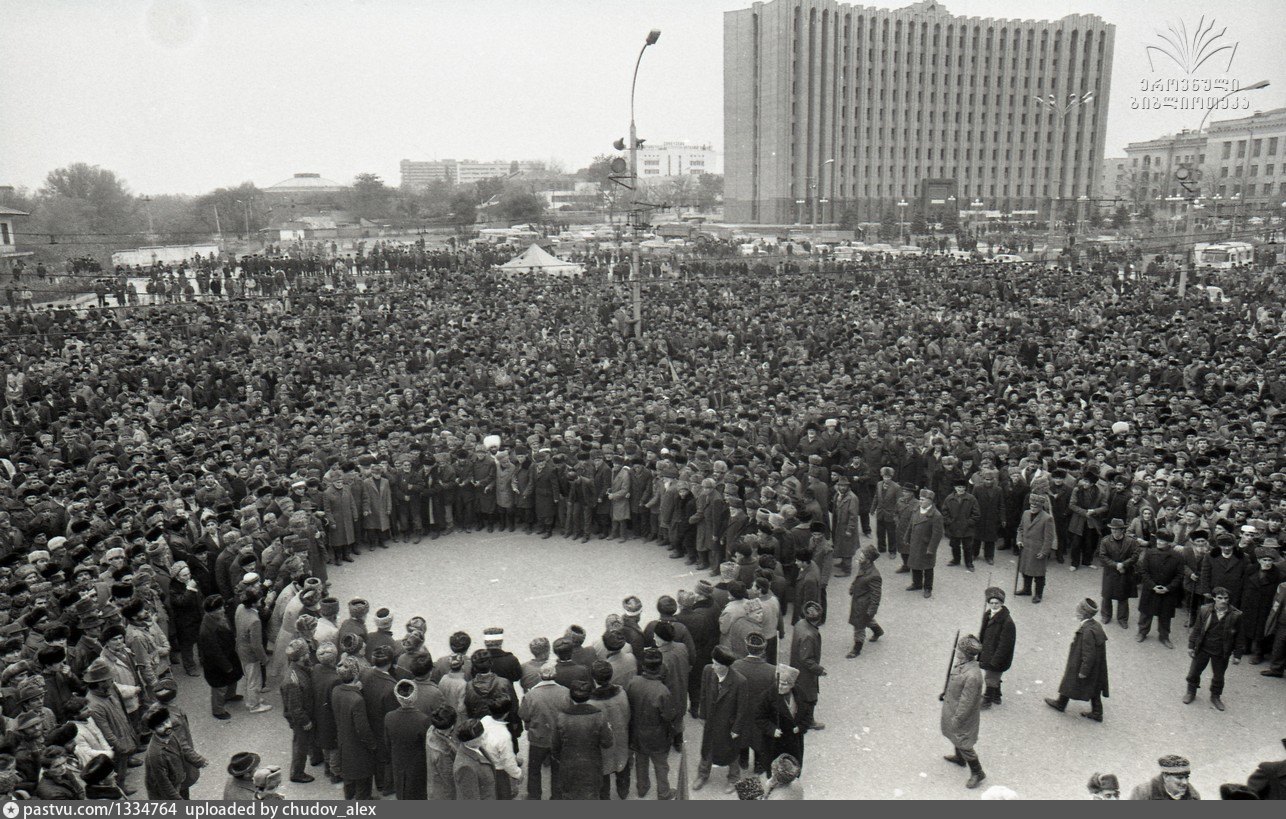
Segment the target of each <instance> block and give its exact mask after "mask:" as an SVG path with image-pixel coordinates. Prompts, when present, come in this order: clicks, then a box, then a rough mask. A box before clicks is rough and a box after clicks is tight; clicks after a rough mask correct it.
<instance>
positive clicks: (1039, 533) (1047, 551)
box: [1014, 493, 1058, 603]
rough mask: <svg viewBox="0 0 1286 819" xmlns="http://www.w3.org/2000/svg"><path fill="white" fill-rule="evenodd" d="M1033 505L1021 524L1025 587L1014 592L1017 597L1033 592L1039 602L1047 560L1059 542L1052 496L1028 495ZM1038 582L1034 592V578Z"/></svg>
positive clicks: (1019, 527) (1020, 556) (1019, 534)
mask: <svg viewBox="0 0 1286 819" xmlns="http://www.w3.org/2000/svg"><path fill="white" fill-rule="evenodd" d="M1028 503H1029V504H1030V508H1028V510H1027V511H1026V512H1023V519H1022V521H1021V522H1020V523H1019V524H1018V548H1019V549H1020V550H1021V553H1020V554H1019V557H1018V570H1019V571H1020V572H1022V575H1023V588H1022V591H1019V592H1015V593H1014V594H1015V596H1017V597H1026V596H1029V595H1031V596H1032V598H1031V601H1032V602H1033V603H1039V602H1040V601H1041V597H1042V595H1043V594H1044V592H1045V564H1046V562H1047V561H1048V560H1049V558H1050V556H1051V555H1052V554H1054V549H1055V547H1056V545H1057V542H1058V537H1057V534H1056V533H1055V529H1054V518H1053V516H1052V515H1051V514H1050V513H1049V498H1048V497H1046V496H1045V495H1040V494H1036V493H1033V494H1032V495H1031V497H1030V498H1029V499H1028ZM1033 581H1034V582H1035V584H1036V593H1035V595H1032V582H1033Z"/></svg>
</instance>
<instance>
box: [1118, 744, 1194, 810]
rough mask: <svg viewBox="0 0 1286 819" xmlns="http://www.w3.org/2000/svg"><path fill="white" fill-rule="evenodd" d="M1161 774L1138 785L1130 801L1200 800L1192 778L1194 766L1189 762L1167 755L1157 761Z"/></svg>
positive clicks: (1173, 755) (1179, 757) (1174, 755)
mask: <svg viewBox="0 0 1286 819" xmlns="http://www.w3.org/2000/svg"><path fill="white" fill-rule="evenodd" d="M1157 764H1158V765H1160V766H1161V773H1159V774H1157V775H1156V776H1154V777H1152V778H1151V779H1149V780H1148V781H1147V782H1144V783H1143V784H1142V785H1136V786H1135V788H1134V792H1133V793H1131V794H1130V799H1133V800H1138V801H1154V802H1156V801H1160V802H1164V801H1168V800H1171V799H1175V800H1178V799H1200V798H1201V795H1200V794H1198V793H1197V789H1196V788H1194V787H1192V782H1191V781H1190V778H1191V776H1192V766H1191V765H1190V764H1189V762H1188V760H1186V759H1184V758H1183V757H1181V756H1178V755H1176V754H1167V755H1165V756H1163V757H1161V758H1160V759H1158V760H1157Z"/></svg>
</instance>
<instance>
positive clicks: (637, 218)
mask: <svg viewBox="0 0 1286 819" xmlns="http://www.w3.org/2000/svg"><path fill="white" fill-rule="evenodd" d="M659 39H661V29H659V28H654V29H652V30H651V31H649V32H648V33H647V38H646V39H645V40H644V41H643V47H642V48H640V49H639V57H638V59H637V60H635V61H634V77H633V79H631V80H630V183H631V185H632V186H633V187H632V188H631V192H632V193H633V194H634V196H635V197H637V196H638V195H639V134H638V130H637V129H636V128H635V127H634V89H635V86H637V85H638V81H639V65H641V64H642V62H643V52H645V51H647V47H648V46H650V45H656V41H657V40H659ZM630 215H631V217H633V221H634V225H633V227H634V242H633V248H632V249H631V251H630V290H631V292H630V300H631V301H632V302H633V303H634V337H635V338H642V337H643V290H642V285H640V283H639V265H640V261H639V231H640V230H641V229H642V227H643V219H642V218H641V213H640V212H639V210H638V201H637V198H636V200H635V201H634V202H632V203H631V208H630Z"/></svg>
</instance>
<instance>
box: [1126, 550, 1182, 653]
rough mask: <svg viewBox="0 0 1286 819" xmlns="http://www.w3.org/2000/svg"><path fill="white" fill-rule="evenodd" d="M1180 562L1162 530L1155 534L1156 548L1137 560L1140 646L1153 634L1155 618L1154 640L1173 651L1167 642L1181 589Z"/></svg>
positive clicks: (1138, 638) (1172, 646) (1172, 645)
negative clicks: (1155, 638)
mask: <svg viewBox="0 0 1286 819" xmlns="http://www.w3.org/2000/svg"><path fill="white" fill-rule="evenodd" d="M1183 574H1184V568H1183V559H1182V558H1180V557H1179V555H1177V554H1175V551H1174V536H1173V535H1171V534H1170V533H1169V532H1167V531H1165V530H1164V529H1162V530H1160V531H1158V532H1157V533H1156V546H1155V547H1153V548H1151V549H1148V550H1147V551H1146V552H1144V553H1143V557H1142V558H1141V559H1140V560H1139V586H1140V588H1139V636H1138V637H1137V638H1135V639H1137V640H1138V641H1139V642H1140V643H1141V642H1143V641H1144V640H1146V639H1147V638H1148V632H1149V631H1151V630H1152V618H1153V617H1156V618H1157V636H1158V638H1159V639H1160V642H1161V645H1163V646H1165V647H1166V648H1174V644H1172V643H1171V642H1170V621H1171V620H1172V619H1173V618H1174V613H1175V612H1176V611H1177V610H1178V608H1179V602H1180V596H1181V595H1180V592H1181V590H1182V589H1183Z"/></svg>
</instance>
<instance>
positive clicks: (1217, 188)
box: [1201, 108, 1286, 216]
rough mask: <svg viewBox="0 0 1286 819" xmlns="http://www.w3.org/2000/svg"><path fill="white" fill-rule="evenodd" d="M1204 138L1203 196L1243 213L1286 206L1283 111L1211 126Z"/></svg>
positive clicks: (1285, 112)
mask: <svg viewBox="0 0 1286 819" xmlns="http://www.w3.org/2000/svg"><path fill="white" fill-rule="evenodd" d="M1205 138H1206V149H1205V153H1206V163H1205V169H1204V171H1205V173H1204V177H1203V178H1202V180H1201V182H1202V184H1201V193H1202V195H1203V196H1206V197H1208V198H1210V199H1214V197H1219V201H1223V202H1237V203H1240V205H1239V208H1240V210H1242V211H1244V212H1245V213H1246V214H1247V215H1260V216H1262V215H1265V212H1267V211H1274V212H1276V213H1280V212H1281V210H1280V205H1281V203H1282V202H1286V108H1275V109H1273V110H1271V111H1263V112H1256V113H1255V114H1252V115H1251V116H1248V117H1241V118H1239V119H1227V120H1223V121H1221V122H1212V123H1211V124H1210V125H1209V126H1208V127H1207V128H1206V133H1205Z"/></svg>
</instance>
